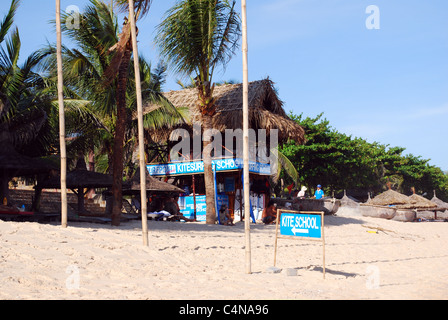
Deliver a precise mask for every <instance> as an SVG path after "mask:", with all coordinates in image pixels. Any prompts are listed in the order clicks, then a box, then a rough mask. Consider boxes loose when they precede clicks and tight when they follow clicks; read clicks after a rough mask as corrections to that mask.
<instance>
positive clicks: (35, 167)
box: [0, 141, 57, 177]
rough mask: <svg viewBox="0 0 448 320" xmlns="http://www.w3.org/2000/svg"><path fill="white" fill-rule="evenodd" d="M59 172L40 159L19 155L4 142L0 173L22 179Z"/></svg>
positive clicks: (0, 150) (0, 159)
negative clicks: (52, 171) (53, 171)
mask: <svg viewBox="0 0 448 320" xmlns="http://www.w3.org/2000/svg"><path fill="white" fill-rule="evenodd" d="M51 170H57V168H56V167H54V166H53V165H51V164H50V163H48V162H46V161H45V160H42V159H39V158H31V157H27V156H24V155H22V154H20V153H18V152H17V151H16V150H15V149H14V147H13V146H12V145H11V144H10V143H7V142H4V141H3V142H2V144H1V148H0V171H3V172H5V173H6V174H7V175H8V176H10V177H22V176H29V175H35V174H40V173H48V172H50V171H51Z"/></svg>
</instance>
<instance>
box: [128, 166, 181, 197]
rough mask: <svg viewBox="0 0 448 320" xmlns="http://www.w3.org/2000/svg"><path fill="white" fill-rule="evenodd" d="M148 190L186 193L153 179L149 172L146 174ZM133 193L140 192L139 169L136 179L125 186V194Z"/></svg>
mask: <svg viewBox="0 0 448 320" xmlns="http://www.w3.org/2000/svg"><path fill="white" fill-rule="evenodd" d="M146 190H147V191H155V192H173V193H184V190H182V189H181V188H179V187H176V186H174V185H172V184H170V183H166V182H163V181H159V180H157V179H156V178H153V177H151V176H150V175H149V172H146ZM132 191H140V169H139V168H137V171H136V172H135V175H134V177H133V178H132V179H131V180H130V181H129V182H125V183H124V184H123V193H127V192H132Z"/></svg>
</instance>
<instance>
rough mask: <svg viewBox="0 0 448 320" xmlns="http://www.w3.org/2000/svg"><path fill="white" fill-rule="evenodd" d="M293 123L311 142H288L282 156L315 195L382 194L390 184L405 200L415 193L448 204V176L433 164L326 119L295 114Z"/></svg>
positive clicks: (283, 147) (321, 115)
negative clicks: (319, 189) (340, 129)
mask: <svg viewBox="0 0 448 320" xmlns="http://www.w3.org/2000/svg"><path fill="white" fill-rule="evenodd" d="M290 118H291V119H292V120H294V121H296V122H297V123H298V124H300V125H301V126H302V127H303V128H304V130H305V134H306V142H305V143H304V144H303V145H298V144H296V143H295V142H294V141H288V142H287V143H285V144H284V145H282V146H281V148H280V150H281V152H282V153H283V154H284V155H285V156H287V157H288V158H289V159H290V161H291V162H292V163H293V164H294V165H295V166H296V168H297V169H298V171H299V182H300V184H301V185H306V186H307V187H308V189H309V190H310V191H311V192H312V190H314V188H315V186H316V185H317V184H322V185H323V187H324V189H325V191H326V193H327V195H331V193H333V192H335V193H338V192H342V191H343V190H356V191H358V192H359V193H364V192H365V194H366V193H367V192H368V191H373V192H375V193H378V192H381V191H384V190H386V188H387V185H388V184H390V185H391V186H392V187H393V188H394V189H397V190H398V191H400V192H403V193H405V194H410V192H411V187H414V188H415V190H416V192H417V193H418V194H425V193H426V195H427V197H429V198H430V197H432V195H433V190H435V191H436V193H437V196H438V197H439V198H441V199H447V198H448V175H447V174H445V173H443V172H442V170H441V169H440V168H438V167H435V166H431V165H429V164H428V162H429V160H425V159H421V157H416V156H414V155H412V154H409V155H404V154H403V152H404V151H405V148H401V147H389V146H388V145H382V144H379V143H377V142H374V143H369V142H367V141H366V140H364V139H361V138H356V137H355V138H354V137H352V136H348V135H346V134H343V133H340V132H338V131H337V130H335V129H334V128H332V127H331V126H330V123H329V121H328V120H327V119H324V118H323V114H322V113H321V114H319V115H317V116H316V117H315V118H310V117H307V118H303V115H302V114H301V115H298V116H297V115H294V114H291V115H290Z"/></svg>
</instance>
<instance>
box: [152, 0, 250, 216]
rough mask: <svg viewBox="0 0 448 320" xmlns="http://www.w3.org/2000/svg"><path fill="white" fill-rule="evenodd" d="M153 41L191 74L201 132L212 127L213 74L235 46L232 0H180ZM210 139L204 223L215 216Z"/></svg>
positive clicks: (176, 67)
mask: <svg viewBox="0 0 448 320" xmlns="http://www.w3.org/2000/svg"><path fill="white" fill-rule="evenodd" d="M157 29H158V35H157V37H156V43H157V44H158V45H159V46H160V48H161V53H162V56H163V57H165V58H166V60H167V61H168V63H169V64H170V65H171V66H172V68H173V69H174V70H175V71H177V72H179V73H181V74H183V75H186V76H193V78H194V79H195V81H196V83H195V84H196V88H197V91H198V108H199V110H200V112H201V115H202V126H203V130H204V132H206V131H207V130H209V129H211V128H212V117H213V116H214V115H215V101H214V99H213V90H214V84H213V75H214V71H215V70H216V69H217V67H220V66H221V67H225V66H226V64H227V63H228V62H229V60H230V59H231V57H232V56H233V55H234V54H235V51H236V49H237V48H238V40H239V37H240V33H241V30H240V18H239V15H238V13H237V12H236V11H235V1H234V0H233V1H228V0H183V1H180V2H178V3H177V4H176V5H174V7H173V8H171V9H170V10H169V11H168V12H167V16H166V18H165V19H164V20H163V21H162V23H161V24H160V25H159V26H158V27H157ZM211 145H212V144H211V142H209V141H208V142H207V141H204V144H203V161H204V180H205V188H206V199H207V218H206V220H207V223H209V224H213V223H215V220H216V212H215V192H214V183H213V172H212V163H211V154H210V152H211Z"/></svg>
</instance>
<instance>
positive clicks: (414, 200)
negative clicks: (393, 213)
mask: <svg viewBox="0 0 448 320" xmlns="http://www.w3.org/2000/svg"><path fill="white" fill-rule="evenodd" d="M368 204H369V205H378V206H396V207H397V208H399V209H425V208H428V209H430V208H437V205H436V204H434V203H433V202H431V201H430V200H428V199H426V198H424V197H422V196H419V195H417V194H413V195H411V196H409V197H408V196H405V195H404V194H401V193H399V192H397V191H394V190H391V189H389V190H387V191H385V192H383V193H381V194H379V195H378V196H376V197H375V198H373V199H371V200H370V201H369V202H368Z"/></svg>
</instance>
